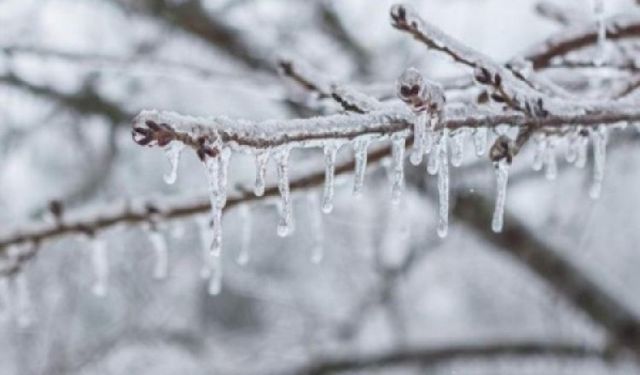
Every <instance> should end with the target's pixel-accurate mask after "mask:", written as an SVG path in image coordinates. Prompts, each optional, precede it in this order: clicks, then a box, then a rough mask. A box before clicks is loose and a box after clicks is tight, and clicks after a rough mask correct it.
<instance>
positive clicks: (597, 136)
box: [589, 125, 607, 199]
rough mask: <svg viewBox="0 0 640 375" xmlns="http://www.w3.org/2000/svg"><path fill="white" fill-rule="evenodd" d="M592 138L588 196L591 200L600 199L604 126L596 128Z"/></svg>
mask: <svg viewBox="0 0 640 375" xmlns="http://www.w3.org/2000/svg"><path fill="white" fill-rule="evenodd" d="M592 138H593V184H592V185H591V190H590V191H589V195H590V196H591V198H593V199H597V198H599V197H600V192H601V190H602V181H603V180H604V169H605V164H606V161H607V130H606V128H605V127H604V126H602V125H601V126H598V127H597V128H596V129H595V130H594V131H593V133H592Z"/></svg>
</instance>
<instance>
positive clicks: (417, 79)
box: [396, 68, 445, 113]
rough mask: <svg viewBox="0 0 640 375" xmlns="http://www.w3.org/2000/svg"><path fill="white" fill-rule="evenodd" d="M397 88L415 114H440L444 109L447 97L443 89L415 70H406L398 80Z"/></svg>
mask: <svg viewBox="0 0 640 375" xmlns="http://www.w3.org/2000/svg"><path fill="white" fill-rule="evenodd" d="M396 86H397V92H398V96H399V97H400V99H401V100H402V101H403V102H405V103H406V104H407V105H408V106H409V107H411V109H412V110H413V111H414V112H423V111H428V112H429V113H439V112H440V111H441V110H442V108H443V107H444V103H445V96H444V91H443V90H442V87H440V85H438V84H437V83H435V82H430V81H428V80H426V79H424V78H423V77H422V74H420V72H419V71H418V70H417V69H415V68H409V69H407V70H405V71H404V73H402V75H401V76H400V77H399V78H398V80H397V83H396Z"/></svg>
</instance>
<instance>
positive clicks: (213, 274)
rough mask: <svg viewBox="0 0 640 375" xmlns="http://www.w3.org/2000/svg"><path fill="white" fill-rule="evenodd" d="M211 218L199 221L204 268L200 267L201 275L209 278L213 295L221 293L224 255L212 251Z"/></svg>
mask: <svg viewBox="0 0 640 375" xmlns="http://www.w3.org/2000/svg"><path fill="white" fill-rule="evenodd" d="M210 223H211V220H210V219H209V218H201V219H199V220H198V221H197V224H198V229H199V230H200V241H201V243H202V268H201V269H200V277H202V278H203V279H209V283H208V286H207V291H208V293H209V294H211V295H216V294H218V293H220V290H221V284H222V256H221V254H213V253H212V252H211V251H210V244H211V239H212V236H213V233H212V231H211V230H210V229H209V228H210Z"/></svg>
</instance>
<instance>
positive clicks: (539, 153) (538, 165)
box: [531, 136, 547, 171]
mask: <svg viewBox="0 0 640 375" xmlns="http://www.w3.org/2000/svg"><path fill="white" fill-rule="evenodd" d="M546 151H547V141H546V139H544V136H537V137H536V138H535V150H534V154H533V164H531V168H533V170H534V171H540V170H542V167H543V166H544V161H545V155H546Z"/></svg>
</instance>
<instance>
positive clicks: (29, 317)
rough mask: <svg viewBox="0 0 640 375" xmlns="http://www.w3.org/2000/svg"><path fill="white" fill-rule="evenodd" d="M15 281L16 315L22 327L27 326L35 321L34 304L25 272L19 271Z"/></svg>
mask: <svg viewBox="0 0 640 375" xmlns="http://www.w3.org/2000/svg"><path fill="white" fill-rule="evenodd" d="M14 283H15V293H16V296H15V302H16V306H15V314H16V315H15V316H16V320H17V322H18V326H20V328H27V327H29V326H30V325H31V324H32V323H33V319H34V317H33V304H32V302H31V292H30V290H29V283H28V281H27V277H26V275H25V274H24V272H18V273H17V274H16V275H15V276H14Z"/></svg>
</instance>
